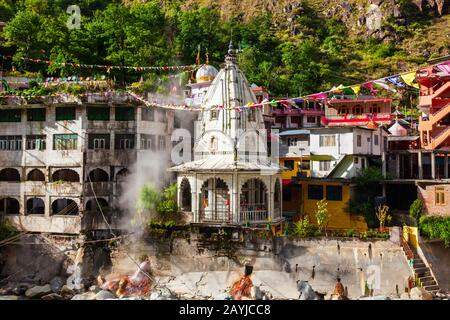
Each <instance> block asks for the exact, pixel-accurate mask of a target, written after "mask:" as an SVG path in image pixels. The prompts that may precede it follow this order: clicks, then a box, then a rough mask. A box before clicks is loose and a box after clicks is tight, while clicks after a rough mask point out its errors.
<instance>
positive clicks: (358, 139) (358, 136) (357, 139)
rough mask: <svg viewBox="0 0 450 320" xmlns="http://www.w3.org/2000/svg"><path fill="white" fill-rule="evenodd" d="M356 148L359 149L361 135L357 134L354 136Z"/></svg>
mask: <svg viewBox="0 0 450 320" xmlns="http://www.w3.org/2000/svg"><path fill="white" fill-rule="evenodd" d="M356 146H357V147H361V135H360V134H358V135H357V136H356Z"/></svg>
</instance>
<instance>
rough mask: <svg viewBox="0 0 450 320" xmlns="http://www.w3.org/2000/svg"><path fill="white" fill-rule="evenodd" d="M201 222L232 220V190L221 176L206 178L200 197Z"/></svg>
mask: <svg viewBox="0 0 450 320" xmlns="http://www.w3.org/2000/svg"><path fill="white" fill-rule="evenodd" d="M199 202H200V203H199V208H200V209H199V217H200V221H201V222H231V221H232V217H231V212H230V190H229V188H228V185H227V184H226V183H225V181H223V180H222V179H220V178H210V179H208V180H206V181H205V182H204V183H203V185H202V188H201V192H200V198H199Z"/></svg>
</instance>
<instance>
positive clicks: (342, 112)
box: [338, 107, 350, 116]
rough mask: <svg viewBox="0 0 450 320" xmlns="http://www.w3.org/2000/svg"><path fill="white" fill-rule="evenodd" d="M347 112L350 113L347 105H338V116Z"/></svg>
mask: <svg viewBox="0 0 450 320" xmlns="http://www.w3.org/2000/svg"><path fill="white" fill-rule="evenodd" d="M349 113H350V108H348V107H340V108H339V109H338V115H340V116H345V115H347V114H349Z"/></svg>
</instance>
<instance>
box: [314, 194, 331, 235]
mask: <svg viewBox="0 0 450 320" xmlns="http://www.w3.org/2000/svg"><path fill="white" fill-rule="evenodd" d="M327 207H328V203H327V202H326V201H325V199H322V200H320V201H317V210H316V220H317V225H318V226H319V230H320V231H322V230H323V228H325V235H326V233H327V229H326V226H327V224H328V221H329V220H330V214H329V213H328V208H327Z"/></svg>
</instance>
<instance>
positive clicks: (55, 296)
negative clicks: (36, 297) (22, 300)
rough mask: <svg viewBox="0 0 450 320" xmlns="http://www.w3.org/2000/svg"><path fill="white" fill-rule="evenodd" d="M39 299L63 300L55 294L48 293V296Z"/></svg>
mask: <svg viewBox="0 0 450 320" xmlns="http://www.w3.org/2000/svg"><path fill="white" fill-rule="evenodd" d="M41 299H42V300H63V297H61V296H60V295H59V294H57V293H50V294H46V295H45V296H43V297H42V298H41Z"/></svg>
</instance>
